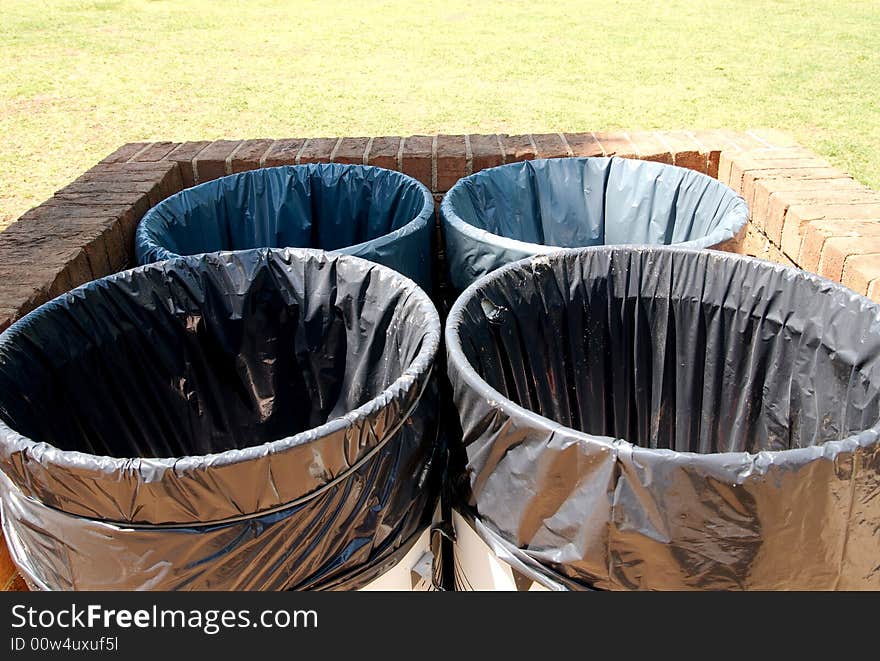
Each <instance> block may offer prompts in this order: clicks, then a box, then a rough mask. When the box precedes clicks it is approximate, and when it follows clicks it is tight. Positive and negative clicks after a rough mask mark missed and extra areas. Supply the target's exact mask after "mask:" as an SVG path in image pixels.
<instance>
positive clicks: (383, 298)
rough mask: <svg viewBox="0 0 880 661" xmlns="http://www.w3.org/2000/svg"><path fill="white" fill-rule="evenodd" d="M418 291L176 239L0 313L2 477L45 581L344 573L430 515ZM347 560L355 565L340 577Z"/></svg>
mask: <svg viewBox="0 0 880 661" xmlns="http://www.w3.org/2000/svg"><path fill="white" fill-rule="evenodd" d="M439 340H440V324H439V319H438V316H437V311H436V309H435V308H434V307H433V305H432V303H431V302H430V300H429V299H428V297H427V295H426V294H425V293H424V292H423V291H422V290H420V289H419V288H417V287H416V286H415V284H413V283H412V282H411V281H409V280H407V279H405V278H403V277H402V276H400V275H399V274H397V273H395V272H394V271H392V270H390V269H387V268H385V267H382V266H379V265H377V264H373V263H371V262H368V261H365V260H362V259H356V258H353V257H349V256H340V255H333V254H330V253H324V252H321V251H313V250H290V249H287V250H267V249H262V250H253V251H244V252H233V253H214V254H208V255H202V256H198V257H185V258H177V259H174V260H169V261H167V262H159V263H156V264H151V265H148V266H143V267H139V268H136V269H133V270H131V271H126V272H123V273H119V274H116V275H113V276H110V277H107V278H104V279H102V280H98V281H95V282H92V283H89V284H87V285H84V286H82V287H80V288H78V289H75V290H73V291H72V292H70V293H68V294H65V295H64V296H62V297H59V298H57V299H55V300H53V301H51V302H49V303H48V304H46V305H44V306H42V307H40V308H39V309H37V310H35V311H34V312H32V313H31V314H29V315H27V316H26V317H24V318H23V319H21V320H20V321H18V322H17V323H15V324H13V325H12V326H11V327H10V328H9V329H8V330H7V331H6V332H5V333H3V334H2V335H0V461H2V463H0V468H2V475H0V493H2V498H3V527H4V533H5V535H6V538H7V541H8V542H9V545H10V549H11V551H12V553H13V557H14V559H15V560H16V563H17V564H18V565H19V567H20V568H21V569H22V570H23V572H24V574H25V576H26V578H27V579H28V580H29V581H30V582H31V583H32V584H34V585H36V586H38V587H42V588H50V589H74V588H75V589H134V588H147V589H288V588H296V589H302V588H315V589H317V588H324V587H335V586H339V585H343V584H344V585H345V586H346V587H357V586H359V585H361V584H363V583H364V582H366V581H368V580H369V579H371V578H372V576H373V574H375V573H376V572H378V571H380V570H382V569H384V568H386V567H387V560H388V558H389V557H391V556H393V555H394V554H395V553H396V552H397V551H399V550H400V548H401V547H402V546H404V545H406V544H410V543H411V542H412V541H414V540H415V538H416V536H417V535H418V534H419V533H421V532H422V531H423V530H424V529H425V528H426V527H427V526H428V525H429V523H430V520H431V516H432V513H433V511H434V509H435V504H436V500H437V495H438V492H439V477H440V472H441V470H442V461H441V460H440V459H439V456H440V450H439V449H438V447H437V446H438V441H437V393H436V379H435V377H434V376H432V369H433V362H434V358H435V353H436V351H437V348H438V343H439ZM353 577H354V578H353Z"/></svg>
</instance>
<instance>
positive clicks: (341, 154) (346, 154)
mask: <svg viewBox="0 0 880 661" xmlns="http://www.w3.org/2000/svg"><path fill="white" fill-rule="evenodd" d="M369 142H370V139H369V138H343V139H342V142H340V143H339V146H338V147H337V148H336V153H335V154H334V155H333V161H334V162H335V163H348V164H350V165H363V164H364V152H366V151H367V144H368V143H369Z"/></svg>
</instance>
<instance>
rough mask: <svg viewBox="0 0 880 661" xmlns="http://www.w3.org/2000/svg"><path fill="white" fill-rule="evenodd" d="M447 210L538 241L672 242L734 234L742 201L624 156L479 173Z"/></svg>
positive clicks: (707, 242)
mask: <svg viewBox="0 0 880 661" xmlns="http://www.w3.org/2000/svg"><path fill="white" fill-rule="evenodd" d="M445 209H446V210H447V211H448V212H449V215H453V214H454V215H455V216H457V218H458V219H460V220H462V221H464V222H465V223H467V224H469V225H471V226H473V227H475V228H478V229H481V230H486V231H487V232H490V233H492V234H496V235H498V236H500V237H505V238H507V239H513V240H515V241H522V242H526V243H531V244H538V245H541V246H556V247H560V248H579V247H589V246H596V245H602V244H634V243H635V244H639V243H646V244H647V243H650V244H673V243H687V242H692V241H698V242H700V243H701V244H702V245H701V246H700V247H705V246H711V245H714V244H717V243H720V242H722V241H724V240H727V239H730V238H732V237H733V236H734V235H735V234H736V233H737V232H738V231H739V230H740V228H741V227H742V226H743V225H744V223H745V221H746V219H747V211H746V208H745V203H744V202H743V201H742V199H741V198H740V197H739V196H737V195H736V194H735V193H734V192H733V191H732V190H731V189H730V188H728V187H727V186H724V185H723V184H722V183H721V182H719V181H717V180H715V179H713V178H711V177H708V176H706V175H702V174H700V173H697V172H694V171H691V170H686V169H683V168H676V167H672V166H668V165H663V164H660V163H653V162H648V161H637V160H633V159H625V158H562V159H547V160H534V161H524V162H522V163H512V164H509V165H504V166H501V167H497V168H491V169H488V170H483V171H481V172H479V173H477V174H475V175H473V176H470V177H466V178H465V179H462V180H461V181H460V182H459V184H458V185H456V186H455V187H454V188H453V189H452V190H451V191H450V193H449V202H448V204H447V205H446V206H445Z"/></svg>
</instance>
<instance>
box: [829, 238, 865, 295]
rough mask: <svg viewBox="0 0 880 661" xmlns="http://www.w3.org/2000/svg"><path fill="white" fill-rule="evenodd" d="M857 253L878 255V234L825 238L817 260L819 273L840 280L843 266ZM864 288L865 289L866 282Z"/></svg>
mask: <svg viewBox="0 0 880 661" xmlns="http://www.w3.org/2000/svg"><path fill="white" fill-rule="evenodd" d="M857 255H880V236H861V237H855V238H853V237H832V238H830V239H827V240H826V241H825V247H824V248H823V250H822V257H821V259H820V260H819V275H823V276H825V277H826V278H831V279H832V280H835V281H837V282H840V281H841V279H842V276H843V271H844V267H845V266H846V265H847V264H848V263H849V262H851V261H852V260H853V259H854V258H855V256H857ZM857 263H858V262H857ZM865 289H866V290H867V284H866V285H865Z"/></svg>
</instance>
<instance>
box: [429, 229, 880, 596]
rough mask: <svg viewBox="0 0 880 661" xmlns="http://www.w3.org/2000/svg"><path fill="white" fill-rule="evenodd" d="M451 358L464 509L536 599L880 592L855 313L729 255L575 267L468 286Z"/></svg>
mask: <svg viewBox="0 0 880 661" xmlns="http://www.w3.org/2000/svg"><path fill="white" fill-rule="evenodd" d="M446 346H447V352H448V371H449V377H450V380H451V381H452V385H453V389H454V397H455V401H456V405H457V407H458V411H459V415H460V418H461V423H462V429H463V439H464V440H463V443H464V446H465V450H466V466H465V468H464V470H466V477H467V480H466V483H467V485H468V486H469V490H470V493H467V491H466V492H465V494H464V496H463V509H464V511H465V513H470V514H471V516H476V517H477V518H478V519H479V522H480V524H481V525H482V527H483V528H484V529H485V530H488V531H489V533H490V534H489V535H487V534H483V535H482V536H483V538H484V539H485V540H486V541H487V544H489V545H490V546H493V545H497V544H498V543H499V540H501V541H502V542H503V543H504V544H506V545H507V546H508V550H509V553H508V554H507V555H508V556H509V557H512V558H516V559H517V561H518V565H519V570H520V571H522V567H523V566H525V565H526V564H529V565H530V566H531V568H532V575H531V578H533V579H534V580H537V581H539V582H541V583H542V584H544V585H547V586H549V587H556V588H558V587H560V586H561V587H572V586H578V585H580V586H584V587H593V588H600V589H696V588H706V589H789V588H797V589H834V588H840V589H857V588H873V589H877V588H880V565H878V563H877V552H876V551H877V530H878V529H880V442H878V435H880V306H878V305H876V304H875V303H873V302H871V301H869V300H868V299H866V298H865V297H863V296H860V295H857V294H855V293H853V292H852V291H850V290H848V289H846V288H844V287H841V286H840V285H837V284H834V283H832V282H830V281H828V280H825V279H823V278H819V277H817V276H814V275H811V274H809V273H805V272H803V271H800V270H797V269H791V268H787V267H783V266H780V265H776V264H771V263H768V262H763V261H759V260H754V259H750V258H745V257H741V256H738V255H732V254H728V253H722V252H717V251H694V250H687V249H670V248H660V247H648V246H645V247H598V248H586V249H579V250H568V251H563V252H561V253H559V254H554V255H540V256H536V257H533V258H530V259H526V260H523V261H520V262H517V263H515V264H512V265H509V266H508V267H505V268H502V269H500V270H498V271H496V272H495V273H494V274H492V275H490V276H488V277H486V278H484V279H483V280H481V281H480V282H478V283H475V284H474V285H473V286H471V287H470V288H469V289H468V290H467V291H466V292H465V293H464V294H462V296H461V297H460V298H459V299H458V301H457V302H456V304H455V306H454V307H453V309H452V311H451V313H450V316H449V319H448V322H447V328H446ZM476 528H477V530H478V531H480V526H477V527H476ZM485 530H484V533H485ZM548 574H549V576H550V579H549V580H548V578H547V577H548Z"/></svg>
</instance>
